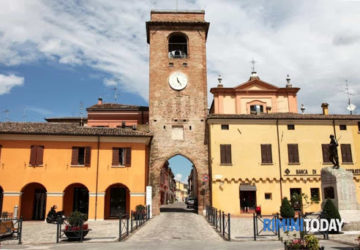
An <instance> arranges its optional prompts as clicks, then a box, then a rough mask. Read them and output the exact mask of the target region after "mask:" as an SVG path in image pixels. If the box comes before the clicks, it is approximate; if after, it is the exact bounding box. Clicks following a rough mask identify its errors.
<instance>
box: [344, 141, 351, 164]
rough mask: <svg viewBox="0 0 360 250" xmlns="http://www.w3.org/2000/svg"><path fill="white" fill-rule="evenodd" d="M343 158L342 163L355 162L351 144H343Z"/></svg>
mask: <svg viewBox="0 0 360 250" xmlns="http://www.w3.org/2000/svg"><path fill="white" fill-rule="evenodd" d="M341 157H342V162H349V163H352V162H353V160H352V154H351V145H350V144H341Z"/></svg>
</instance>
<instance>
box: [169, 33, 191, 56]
mask: <svg viewBox="0 0 360 250" xmlns="http://www.w3.org/2000/svg"><path fill="white" fill-rule="evenodd" d="M187 54H188V53H187V39H186V37H185V35H183V34H173V35H171V36H170V38H169V58H186V57H187Z"/></svg>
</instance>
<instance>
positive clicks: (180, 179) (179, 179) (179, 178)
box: [175, 173, 183, 181]
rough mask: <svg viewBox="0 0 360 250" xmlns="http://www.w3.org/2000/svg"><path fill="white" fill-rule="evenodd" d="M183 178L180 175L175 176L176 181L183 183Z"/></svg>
mask: <svg viewBox="0 0 360 250" xmlns="http://www.w3.org/2000/svg"><path fill="white" fill-rule="evenodd" d="M182 177H183V176H182V174H180V173H178V174H176V175H175V180H177V181H182Z"/></svg>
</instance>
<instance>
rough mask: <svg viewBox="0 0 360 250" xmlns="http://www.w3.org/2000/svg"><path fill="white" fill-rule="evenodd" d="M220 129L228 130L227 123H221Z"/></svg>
mask: <svg viewBox="0 0 360 250" xmlns="http://www.w3.org/2000/svg"><path fill="white" fill-rule="evenodd" d="M221 130H229V124H221Z"/></svg>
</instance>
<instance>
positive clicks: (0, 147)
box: [0, 145, 2, 162]
mask: <svg viewBox="0 0 360 250" xmlns="http://www.w3.org/2000/svg"><path fill="white" fill-rule="evenodd" d="M1 150H2V145H0V162H1Z"/></svg>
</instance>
